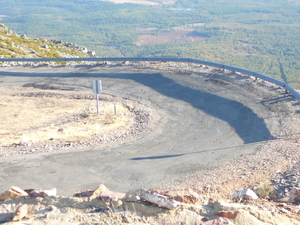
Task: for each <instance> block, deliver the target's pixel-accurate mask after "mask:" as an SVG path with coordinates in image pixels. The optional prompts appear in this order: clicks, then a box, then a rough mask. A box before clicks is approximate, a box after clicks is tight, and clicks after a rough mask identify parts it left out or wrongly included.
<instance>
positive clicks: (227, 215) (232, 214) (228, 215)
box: [216, 211, 239, 219]
mask: <svg viewBox="0 0 300 225" xmlns="http://www.w3.org/2000/svg"><path fill="white" fill-rule="evenodd" d="M238 213H239V212H238V211H230V212H218V213H216V215H217V216H221V217H225V218H227V219H232V218H234V217H236V215H237V214H238Z"/></svg>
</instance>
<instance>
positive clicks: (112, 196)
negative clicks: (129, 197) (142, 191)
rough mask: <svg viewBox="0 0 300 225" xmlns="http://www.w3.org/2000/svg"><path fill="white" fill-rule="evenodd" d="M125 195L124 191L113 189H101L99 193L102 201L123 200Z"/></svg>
mask: <svg viewBox="0 0 300 225" xmlns="http://www.w3.org/2000/svg"><path fill="white" fill-rule="evenodd" d="M125 197H126V193H121V192H115V191H103V192H101V194H100V195H99V198H101V199H102V200H103V201H106V202H111V201H118V200H123V199H125Z"/></svg>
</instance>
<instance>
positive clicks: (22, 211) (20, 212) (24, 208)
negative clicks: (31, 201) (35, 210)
mask: <svg viewBox="0 0 300 225" xmlns="http://www.w3.org/2000/svg"><path fill="white" fill-rule="evenodd" d="M27 213H28V205H27V204H24V205H19V206H18V208H17V210H16V212H15V214H14V216H13V218H12V221H20V220H22V219H23V218H24V217H25V216H27Z"/></svg>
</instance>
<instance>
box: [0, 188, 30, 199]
mask: <svg viewBox="0 0 300 225" xmlns="http://www.w3.org/2000/svg"><path fill="white" fill-rule="evenodd" d="M27 196H28V194H27V193H26V192H25V191H23V190H22V189H21V188H19V187H15V186H12V187H11V188H10V189H8V190H7V191H6V192H4V193H3V194H2V195H0V201H6V200H11V199H16V198H21V197H27Z"/></svg>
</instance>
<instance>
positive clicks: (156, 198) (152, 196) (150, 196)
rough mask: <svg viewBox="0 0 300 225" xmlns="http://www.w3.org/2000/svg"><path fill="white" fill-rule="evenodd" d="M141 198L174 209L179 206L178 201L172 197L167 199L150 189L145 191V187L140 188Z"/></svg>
mask: <svg viewBox="0 0 300 225" xmlns="http://www.w3.org/2000/svg"><path fill="white" fill-rule="evenodd" d="M141 199H142V200H145V201H148V202H151V203H153V204H156V205H158V206H161V207H164V208H167V209H174V208H176V207H178V206H180V205H181V204H180V202H178V201H175V200H173V199H169V198H167V197H166V196H164V195H161V194H158V193H155V192H151V191H147V190H145V189H142V190H141Z"/></svg>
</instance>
